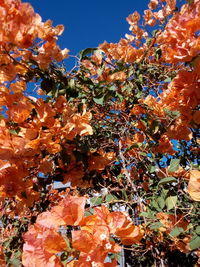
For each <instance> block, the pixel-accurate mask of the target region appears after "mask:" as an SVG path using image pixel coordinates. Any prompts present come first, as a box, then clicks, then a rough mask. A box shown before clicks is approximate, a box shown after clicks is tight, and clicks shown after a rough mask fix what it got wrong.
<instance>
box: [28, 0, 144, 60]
mask: <svg viewBox="0 0 200 267" xmlns="http://www.w3.org/2000/svg"><path fill="white" fill-rule="evenodd" d="M27 2H29V3H31V5H32V6H33V7H34V9H35V11H36V12H37V13H39V14H40V15H41V16H42V18H43V21H44V20H47V19H51V20H53V25H54V26H56V25H57V24H63V25H64V26H65V31H64V33H63V35H62V36H60V38H59V42H58V43H59V45H60V46H61V48H68V49H69V50H70V54H71V55H76V54H77V53H78V52H79V51H80V50H82V49H85V48H87V47H97V46H98V44H100V43H102V42H104V41H105V40H106V41H108V42H118V41H119V39H120V38H122V37H124V35H125V33H128V28H129V25H128V23H127V22H126V17H127V16H128V15H129V14H131V13H133V12H134V11H135V10H137V11H138V12H139V13H141V12H143V10H144V9H147V5H148V2H149V0H141V1H136V0H135V1H134V0H124V1H119V0H118V1H116V0H101V1H92V0H85V1H80V0H76V1H67V0H56V1H55V0H54V1H52V0H31V1H27Z"/></svg>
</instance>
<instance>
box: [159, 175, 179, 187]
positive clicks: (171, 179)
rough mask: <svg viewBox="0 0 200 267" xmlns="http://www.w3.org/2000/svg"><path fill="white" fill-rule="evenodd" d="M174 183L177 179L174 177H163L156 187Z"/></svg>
mask: <svg viewBox="0 0 200 267" xmlns="http://www.w3.org/2000/svg"><path fill="white" fill-rule="evenodd" d="M175 182H177V179H176V178H175V177H173V176H169V177H165V178H163V179H162V180H160V182H159V183H158V185H163V184H169V183H175Z"/></svg>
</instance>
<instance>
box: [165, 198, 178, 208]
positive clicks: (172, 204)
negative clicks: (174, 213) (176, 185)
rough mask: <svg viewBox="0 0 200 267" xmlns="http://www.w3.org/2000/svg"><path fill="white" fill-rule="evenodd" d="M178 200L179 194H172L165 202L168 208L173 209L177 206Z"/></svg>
mask: <svg viewBox="0 0 200 267" xmlns="http://www.w3.org/2000/svg"><path fill="white" fill-rule="evenodd" d="M177 200H178V197H177V195H170V196H168V197H167V198H166V200H165V204H166V206H167V210H171V209H173V208H174V207H175V206H176V202H177Z"/></svg>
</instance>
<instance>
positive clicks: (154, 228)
mask: <svg viewBox="0 0 200 267" xmlns="http://www.w3.org/2000/svg"><path fill="white" fill-rule="evenodd" d="M160 227H163V224H162V223H161V222H155V223H152V224H151V225H150V227H149V228H150V229H151V230H157V229H158V228H160Z"/></svg>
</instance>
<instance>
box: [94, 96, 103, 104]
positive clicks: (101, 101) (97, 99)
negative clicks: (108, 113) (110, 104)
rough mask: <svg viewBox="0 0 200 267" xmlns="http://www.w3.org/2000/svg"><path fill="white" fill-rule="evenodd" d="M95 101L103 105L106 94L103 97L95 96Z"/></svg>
mask: <svg viewBox="0 0 200 267" xmlns="http://www.w3.org/2000/svg"><path fill="white" fill-rule="evenodd" d="M93 100H94V102H95V103H96V104H98V105H103V102H104V96H102V97H101V98H95V97H94V98H93Z"/></svg>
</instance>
